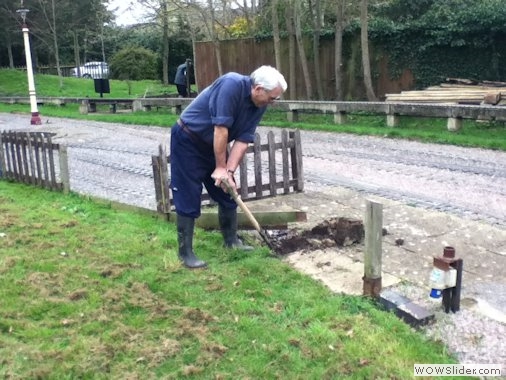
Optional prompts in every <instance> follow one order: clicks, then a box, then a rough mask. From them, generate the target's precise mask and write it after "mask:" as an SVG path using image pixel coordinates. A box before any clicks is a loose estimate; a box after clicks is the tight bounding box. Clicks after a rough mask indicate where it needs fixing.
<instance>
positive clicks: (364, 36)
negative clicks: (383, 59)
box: [360, 0, 377, 101]
mask: <svg viewBox="0 0 506 380" xmlns="http://www.w3.org/2000/svg"><path fill="white" fill-rule="evenodd" d="M368 3H369V1H368V0H361V3H360V43H361V46H362V68H363V72H364V85H365V91H366V94H367V100H369V101H375V100H377V98H376V95H375V94H374V89H373V85H372V78H371V60H370V58H369V36H368V20H367V18H368V13H367V7H368Z"/></svg>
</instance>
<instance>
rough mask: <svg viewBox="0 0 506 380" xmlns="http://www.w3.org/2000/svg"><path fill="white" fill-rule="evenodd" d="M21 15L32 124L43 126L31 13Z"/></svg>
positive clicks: (22, 10)
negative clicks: (28, 16)
mask: <svg viewBox="0 0 506 380" xmlns="http://www.w3.org/2000/svg"><path fill="white" fill-rule="evenodd" d="M21 7H23V0H21ZM16 12H17V13H19V14H20V15H21V19H22V20H23V29H22V30H23V39H24V42H25V56H26V74H27V76H28V94H29V95H30V110H31V112H32V118H31V120H30V124H32V125H39V124H42V121H41V120H40V116H39V110H38V109H37V95H36V93H35V81H34V80H33V65H32V53H31V51H30V38H29V34H28V26H27V25H26V14H27V13H28V12H29V10H28V9H26V8H22V9H18V10H17V11H16Z"/></svg>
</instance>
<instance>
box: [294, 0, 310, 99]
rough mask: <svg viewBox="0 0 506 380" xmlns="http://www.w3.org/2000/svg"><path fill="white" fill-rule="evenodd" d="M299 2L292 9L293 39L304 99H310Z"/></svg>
mask: <svg viewBox="0 0 506 380" xmlns="http://www.w3.org/2000/svg"><path fill="white" fill-rule="evenodd" d="M300 5H301V4H300V2H299V1H298V0H296V1H295V7H294V13H293V14H294V27H295V39H296V40H297V47H298V50H299V58H300V64H301V66H302V74H303V76H304V84H305V85H306V99H312V97H313V87H312V85H311V78H310V76H309V67H308V63H307V57H306V50H305V49H304V41H303V39H302V27H301V24H300V12H301V9H300Z"/></svg>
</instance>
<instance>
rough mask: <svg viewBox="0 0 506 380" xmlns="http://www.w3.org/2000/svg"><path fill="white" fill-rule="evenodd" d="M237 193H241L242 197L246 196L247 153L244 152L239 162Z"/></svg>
mask: <svg viewBox="0 0 506 380" xmlns="http://www.w3.org/2000/svg"><path fill="white" fill-rule="evenodd" d="M239 170H240V174H239V182H240V185H239V194H241V198H242V199H246V198H248V193H249V191H248V155H247V154H245V155H244V157H243V158H242V160H241V163H240V164H239Z"/></svg>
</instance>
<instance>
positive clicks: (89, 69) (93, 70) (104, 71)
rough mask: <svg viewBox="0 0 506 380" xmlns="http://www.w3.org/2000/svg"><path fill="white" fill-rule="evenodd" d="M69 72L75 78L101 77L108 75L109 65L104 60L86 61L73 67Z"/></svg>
mask: <svg viewBox="0 0 506 380" xmlns="http://www.w3.org/2000/svg"><path fill="white" fill-rule="evenodd" d="M71 74H72V76H73V77H76V78H88V79H91V78H93V79H102V78H108V77H109V65H108V64H107V63H106V62H88V63H85V64H84V65H83V66H81V67H74V68H73V69H72V70H71Z"/></svg>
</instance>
